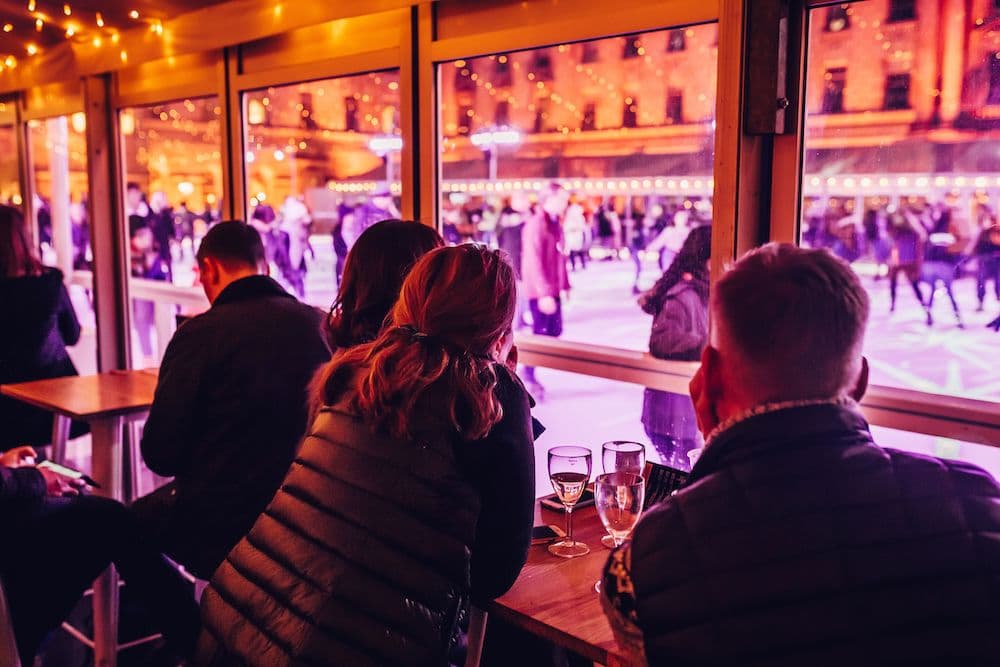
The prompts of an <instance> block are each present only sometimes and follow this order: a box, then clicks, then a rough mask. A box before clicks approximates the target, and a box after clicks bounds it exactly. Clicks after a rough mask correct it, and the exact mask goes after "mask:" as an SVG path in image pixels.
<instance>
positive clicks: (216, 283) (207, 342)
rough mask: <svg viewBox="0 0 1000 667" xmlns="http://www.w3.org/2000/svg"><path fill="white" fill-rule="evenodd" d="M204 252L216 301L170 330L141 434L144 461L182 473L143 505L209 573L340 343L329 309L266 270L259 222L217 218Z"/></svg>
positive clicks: (300, 428)
mask: <svg viewBox="0 0 1000 667" xmlns="http://www.w3.org/2000/svg"><path fill="white" fill-rule="evenodd" d="M197 259H198V268H199V271H200V276H201V284H202V288H203V289H204V290H205V296H207V297H208V300H209V302H210V303H211V304H212V306H211V308H210V309H209V310H208V312H206V313H203V314H201V315H199V316H197V317H194V318H192V319H191V320H189V321H187V322H185V323H184V324H182V325H181V327H180V328H179V329H178V330H177V332H176V333H175V334H174V337H173V338H172V339H171V341H170V345H169V346H168V347H167V351H166V354H165V355H164V358H163V363H162V364H161V366H160V376H159V382H158V384H157V387H156V395H155V397H154V400H153V406H152V408H151V409H150V412H149V419H148V421H147V422H146V428H145V431H144V432H143V437H142V454H143V457H144V458H145V460H146V464H147V465H148V466H149V468H150V469H151V470H153V471H154V472H156V473H157V474H160V475H164V476H172V477H174V481H173V482H171V483H170V484H168V485H167V486H164V487H162V488H161V489H159V490H157V491H156V492H154V493H152V494H150V495H148V496H146V497H144V498H140V499H139V500H138V501H136V503H135V504H134V505H133V508H134V510H135V511H136V512H137V514H139V516H140V517H142V518H143V519H144V520H146V521H147V522H148V523H149V524H151V525H152V526H154V527H155V528H156V530H155V532H156V533H157V534H159V535H160V536H161V540H162V545H163V549H164V551H165V552H166V553H167V555H169V556H170V557H172V558H173V559H175V560H177V561H178V562H180V563H181V564H183V565H184V566H186V567H187V569H188V570H190V571H191V572H193V573H194V574H195V575H197V576H198V577H201V578H205V579H207V578H209V577H210V576H211V575H212V572H213V571H214V570H215V568H216V566H218V564H219V563H221V562H222V560H223V559H224V558H225V556H226V554H227V553H228V552H229V549H230V548H231V547H232V546H233V545H234V544H236V542H237V541H239V539H240V538H241V537H243V535H244V534H245V533H246V532H247V531H248V530H249V529H250V526H252V525H253V522H254V520H255V519H256V518H257V516H258V515H259V514H260V513H261V512H262V511H263V510H264V507H265V506H266V505H267V503H268V501H269V500H270V499H271V497H272V496H273V495H274V492H275V491H276V490H277V488H278V485H279V484H280V483H281V480H282V478H283V477H284V475H285V472H286V471H287V469H288V467H289V465H291V462H292V459H293V456H294V453H295V450H296V448H297V446H298V442H299V439H300V438H301V437H302V434H303V432H304V431H305V428H306V387H307V385H308V383H309V380H310V378H311V377H312V374H313V372H314V371H315V370H316V368H317V367H318V366H319V365H321V364H322V363H323V362H325V361H326V360H328V359H329V356H330V352H329V349H328V348H327V346H326V342H325V338H324V336H323V334H322V332H321V324H322V320H323V316H322V313H320V312H319V311H318V310H316V309H315V308H312V307H310V306H307V305H304V304H302V303H299V302H298V301H297V300H296V299H295V297H293V296H291V295H290V294H288V293H286V292H285V291H284V290H283V289H282V288H281V286H280V285H278V283H276V282H275V281H274V280H272V279H271V278H270V277H268V276H267V275H264V274H266V272H267V263H266V261H265V259H264V246H263V244H262V243H261V240H260V235H259V234H258V233H257V231H256V230H255V229H254V228H253V227H251V226H249V225H247V224H245V223H243V222H222V223H219V224H217V225H215V226H214V227H212V228H211V229H210V230H209V231H208V233H207V234H206V235H205V238H203V239H202V241H201V246H200V247H199V249H198V255H197Z"/></svg>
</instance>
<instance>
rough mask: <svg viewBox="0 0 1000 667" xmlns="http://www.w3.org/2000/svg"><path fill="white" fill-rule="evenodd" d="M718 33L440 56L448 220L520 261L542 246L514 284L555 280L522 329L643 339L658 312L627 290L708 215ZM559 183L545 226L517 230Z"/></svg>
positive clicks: (607, 340) (648, 35)
mask: <svg viewBox="0 0 1000 667" xmlns="http://www.w3.org/2000/svg"><path fill="white" fill-rule="evenodd" d="M716 32H717V29H716V26H715V25H714V24H709V25H700V26H692V27H688V28H677V29H672V30H660V31H654V32H645V33H641V34H632V35H627V36H621V37H609V38H605V39H600V40H593V41H588V42H582V43H577V44H557V45H554V46H547V47H544V48H539V49H534V50H529V51H522V52H516V53H502V54H495V55H491V56H484V57H479V58H473V59H461V60H456V61H453V62H450V63H446V64H443V65H441V69H440V77H439V78H440V82H441V97H440V100H439V114H440V123H439V127H440V131H441V137H440V153H441V156H440V157H441V190H442V192H441V197H442V199H441V206H440V218H441V220H440V222H441V228H442V233H443V235H444V237H445V239H446V240H447V241H448V242H450V243H463V242H468V241H478V242H483V243H489V244H493V245H496V246H498V247H500V248H502V249H504V250H505V251H506V252H507V253H508V254H510V255H511V256H512V259H513V260H514V264H515V266H516V267H517V268H519V270H520V267H521V266H522V264H524V262H523V261H522V260H523V258H524V257H523V256H524V253H525V252H535V250H536V249H537V248H539V247H543V248H545V249H546V250H544V251H543V252H544V257H542V258H541V259H540V261H536V262H530V261H529V262H528V264H529V265H533V266H534V267H538V268H540V270H541V272H542V274H543V275H531V274H528V272H529V271H532V270H533V269H531V268H526V269H525V275H522V278H523V281H522V290H521V291H522V293H529V292H531V291H532V285H534V284H536V283H538V282H543V283H546V284H549V285H551V284H553V283H557V284H558V285H559V289H557V290H556V291H555V293H553V294H551V295H550V296H553V297H558V299H559V301H560V303H559V304H558V308H559V313H558V315H556V316H555V318H556V320H558V321H555V322H549V319H550V318H545V319H546V321H547V322H549V323H550V324H552V326H541V327H540V326H538V325H537V324H536V322H537V321H538V319H539V318H538V317H537V316H533V315H532V312H531V307H530V304H528V303H525V304H522V306H523V307H522V310H523V312H524V317H523V318H522V319H521V321H520V323H519V324H521V325H522V326H523V327H524V330H525V331H535V332H536V333H543V334H545V335H559V336H561V337H563V338H565V339H568V340H573V341H581V342H593V343H601V344H607V345H613V346H617V347H625V348H630V349H636V350H645V349H647V346H648V341H649V336H650V326H651V323H652V319H651V317H650V316H649V315H647V314H645V313H643V312H642V310H640V308H639V307H638V306H637V305H636V298H637V297H638V296H639V295H641V294H642V293H644V292H645V291H647V290H649V289H650V288H651V287H652V285H653V284H654V283H655V281H656V280H657V279H658V278H659V277H660V276H661V275H662V273H663V271H664V270H665V269H666V268H667V267H668V266H669V265H670V263H671V261H672V260H673V258H674V256H675V255H676V254H677V252H678V251H679V250H680V247H681V245H682V244H683V242H684V240H685V238H686V236H687V233H688V232H689V230H690V229H692V228H694V227H697V226H702V225H707V224H709V223H710V221H711V217H712V200H711V194H712V187H713V181H712V154H713V148H714V136H715V126H714V113H715V94H716V92H715V88H716V69H717V68H716V60H717V47H716ZM554 185H555V186H558V188H559V189H560V190H561V192H562V193H563V195H564V199H565V201H564V202H563V204H561V205H560V206H559V207H558V208H559V210H552V211H549V212H548V213H547V214H545V215H548V218H549V220H550V222H551V223H552V224H551V225H550V226H549V227H550V228H549V229H548V235H549V236H550V237H551V238H549V237H546V238H536V237H534V236H531V237H530V238H528V237H524V234H525V233H526V232H525V229H528V230H529V232H528V233H530V230H531V229H532V228H533V227H536V226H534V225H531V224H528V223H529V222H530V220H532V219H533V218H536V217H538V216H541V215H543V211H542V208H543V204H544V199H545V198H546V196H547V193H548V192H549V191H550V188H551V187H552V186H554ZM526 248H528V250H526ZM563 274H565V280H563ZM549 291H552V290H551V289H550V290H549ZM531 298H533V297H530V296H529V297H528V299H529V300H530V299H531ZM548 309H549V310H551V308H548ZM543 315H544V313H543ZM545 332H547V333H545ZM556 332H558V333H556Z"/></svg>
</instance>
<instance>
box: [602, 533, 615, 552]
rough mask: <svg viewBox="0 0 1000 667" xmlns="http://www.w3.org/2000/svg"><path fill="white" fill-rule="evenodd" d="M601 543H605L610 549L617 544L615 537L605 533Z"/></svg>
mask: <svg viewBox="0 0 1000 667" xmlns="http://www.w3.org/2000/svg"><path fill="white" fill-rule="evenodd" d="M601 544H603V545H604V546H606V547H607V548H609V549H614V548H615V546H616V545H615V538H613V537H611V536H610V535H605V536H604V537H602V538H601Z"/></svg>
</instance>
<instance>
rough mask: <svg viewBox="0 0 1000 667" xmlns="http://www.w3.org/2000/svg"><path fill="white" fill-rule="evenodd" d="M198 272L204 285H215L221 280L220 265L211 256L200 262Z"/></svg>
mask: <svg viewBox="0 0 1000 667" xmlns="http://www.w3.org/2000/svg"><path fill="white" fill-rule="evenodd" d="M198 273H199V275H200V276H201V284H202V285H214V284H215V283H216V282H218V280H219V265H218V262H216V261H215V260H214V259H213V258H211V257H205V258H204V259H202V260H201V261H200V262H198Z"/></svg>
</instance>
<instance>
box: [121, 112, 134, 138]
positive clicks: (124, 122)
mask: <svg viewBox="0 0 1000 667" xmlns="http://www.w3.org/2000/svg"><path fill="white" fill-rule="evenodd" d="M118 127H119V128H120V129H121V133H122V134H124V135H125V136H131V135H132V134H134V133H135V116H133V115H132V112H131V111H122V113H121V116H119V117H118Z"/></svg>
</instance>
